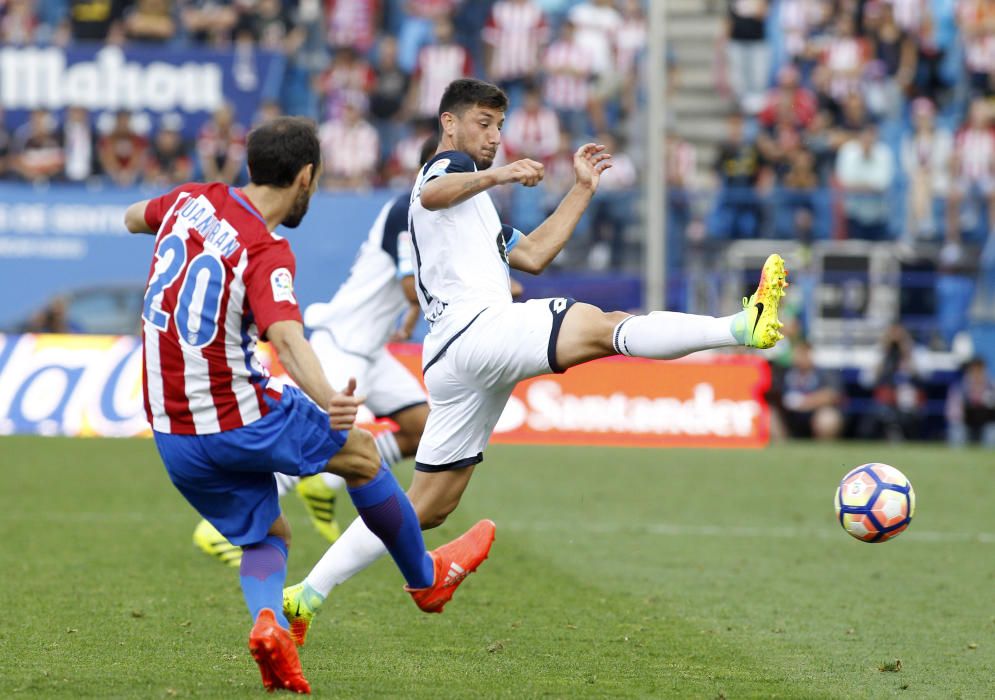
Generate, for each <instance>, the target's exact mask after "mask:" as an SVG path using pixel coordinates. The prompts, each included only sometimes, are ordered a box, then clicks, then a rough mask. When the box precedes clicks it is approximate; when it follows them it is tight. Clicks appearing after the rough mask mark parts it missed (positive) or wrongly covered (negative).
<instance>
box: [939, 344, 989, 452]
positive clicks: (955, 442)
mask: <svg viewBox="0 0 995 700" xmlns="http://www.w3.org/2000/svg"><path fill="white" fill-rule="evenodd" d="M946 415H947V441H948V442H949V443H950V444H951V445H952V446H956V447H960V446H963V445H966V444H967V443H968V442H974V443H981V444H982V445H984V446H985V447H989V448H995V381H992V378H991V377H990V376H989V375H988V368H987V365H986V363H985V361H984V359H982V358H980V357H975V358H974V359H972V360H970V361H969V362H967V363H966V364H965V365H964V367H963V376H962V377H961V379H960V380H959V381H958V382H955V383H954V384H951V385H950V388H949V390H948V392H947V408H946Z"/></svg>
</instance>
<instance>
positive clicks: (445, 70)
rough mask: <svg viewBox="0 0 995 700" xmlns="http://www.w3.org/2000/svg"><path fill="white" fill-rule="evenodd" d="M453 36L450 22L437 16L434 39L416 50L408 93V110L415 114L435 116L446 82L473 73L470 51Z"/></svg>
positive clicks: (447, 83) (418, 115)
mask: <svg viewBox="0 0 995 700" xmlns="http://www.w3.org/2000/svg"><path fill="white" fill-rule="evenodd" d="M455 36H456V35H455V33H454V29H453V23H452V22H451V21H450V20H448V19H446V18H442V19H439V20H438V21H437V22H436V23H435V40H434V42H433V43H431V44H429V45H428V46H425V47H423V48H422V50H421V51H420V52H418V62H417V64H416V66H415V72H414V76H413V80H412V82H411V97H410V104H411V105H412V107H411V110H410V111H411V113H412V114H414V115H415V116H417V117H430V116H436V115H437V114H438V111H439V101H440V100H441V99H442V93H444V92H445V91H446V87H447V86H448V85H449V83H451V82H452V81H454V80H457V79H459V78H462V77H465V76H470V75H473V64H472V62H471V60H470V53H469V52H468V51H467V50H466V49H465V48H463V47H462V46H460V45H459V44H457V43H456V39H455Z"/></svg>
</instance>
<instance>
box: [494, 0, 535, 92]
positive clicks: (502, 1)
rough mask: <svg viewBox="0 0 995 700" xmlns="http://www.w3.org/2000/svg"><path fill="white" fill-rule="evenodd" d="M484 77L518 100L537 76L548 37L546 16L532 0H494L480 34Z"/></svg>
mask: <svg viewBox="0 0 995 700" xmlns="http://www.w3.org/2000/svg"><path fill="white" fill-rule="evenodd" d="M482 39H483V41H484V64H485V67H486V71H487V79H488V80H490V81H492V82H494V83H497V84H498V85H500V86H501V88H502V89H503V90H504V91H505V92H506V93H508V96H509V98H510V101H511V106H512V107H515V106H517V105H518V104H519V102H520V99H521V95H522V92H523V90H524V89H525V83H526V82H532V81H534V80H535V79H536V78H537V77H538V73H539V67H540V64H539V58H540V51H541V50H542V47H543V46H544V45H545V44H546V42H547V41H548V40H549V26H548V25H547V24H546V16H545V15H544V14H543V11H542V8H540V7H539V6H538V5H537V4H536V3H535V2H533V0H498V2H496V3H494V6H493V7H492V8H491V13H490V16H489V17H488V18H487V25H486V26H485V27H484V31H483V34H482Z"/></svg>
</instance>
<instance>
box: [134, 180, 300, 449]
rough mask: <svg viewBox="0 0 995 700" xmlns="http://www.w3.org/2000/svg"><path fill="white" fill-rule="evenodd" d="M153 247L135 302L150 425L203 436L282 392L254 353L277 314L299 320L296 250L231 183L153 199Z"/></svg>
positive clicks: (235, 424)
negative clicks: (139, 304) (141, 297)
mask: <svg viewBox="0 0 995 700" xmlns="http://www.w3.org/2000/svg"><path fill="white" fill-rule="evenodd" d="M145 221H146V223H147V224H148V225H149V227H150V228H151V229H153V230H155V231H158V233H157V234H156V241H155V252H154V255H153V258H152V265H151V269H150V270H149V279H148V283H147V285H146V290H145V303H144V306H143V310H142V320H143V323H142V343H143V349H144V359H145V362H144V363H143V368H142V389H143V392H144V396H145V410H146V413H147V415H148V419H149V422H150V423H151V424H152V428H153V429H154V430H156V431H158V432H162V433H180V434H185V435H207V434H210V433H218V432H221V431H223V430H233V429H235V428H240V427H242V426H245V425H249V424H250V423H253V422H255V421H257V420H259V419H260V418H262V417H263V416H265V415H266V414H267V413H268V412H269V406H268V405H267V403H266V401H265V400H264V398H263V395H264V394H265V393H268V394H270V396H272V397H276V398H278V397H279V396H280V391H281V388H282V387H281V385H280V384H279V383H277V382H276V380H272V379H271V378H270V376H269V373H268V372H267V371H266V369H265V368H264V367H263V366H262V364H261V363H260V362H259V359H258V358H257V357H256V343H257V342H258V340H259V338H260V337H265V335H266V331H267V329H268V328H269V327H270V326H271V325H272V324H273V323H276V322H277V321H300V320H301V313H300V310H299V309H298V307H297V299H296V298H295V297H294V271H295V267H296V266H295V261H294V255H293V253H292V252H291V250H290V244H289V243H287V241H285V240H284V239H283V238H281V237H280V236H277V235H276V234H275V233H271V232H270V231H269V230H268V228H267V227H266V222H265V221H264V220H263V217H262V215H261V214H260V213H259V211H258V210H257V209H256V208H255V207H254V206H252V204H251V203H250V202H249V201H248V199H246V198H245V196H244V195H243V194H242V193H241V192H240V191H239V190H237V189H235V188H234V187H229V186H228V185H224V184H221V183H212V184H202V183H188V184H185V185H180V186H179V187H177V188H176V189H174V190H173V191H172V192H169V193H168V194H165V195H163V196H161V197H157V198H156V199H153V200H151V201H150V202H149V203H148V205H147V206H146V208H145Z"/></svg>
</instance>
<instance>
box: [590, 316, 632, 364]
mask: <svg viewBox="0 0 995 700" xmlns="http://www.w3.org/2000/svg"><path fill="white" fill-rule="evenodd" d="M631 315H632V314H627V313H625V312H624V311H605V312H603V313H602V314H601V318H600V319H599V324H598V326H599V327H598V333H597V338H598V341H599V345H600V347H601V349H602V350H604V351H605V352H608V353H611V354H614V353H615V329H616V328H617V327H618V324H620V323H621V322H622V321H624V320H625V319H627V318H629V317H630V316H631Z"/></svg>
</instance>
